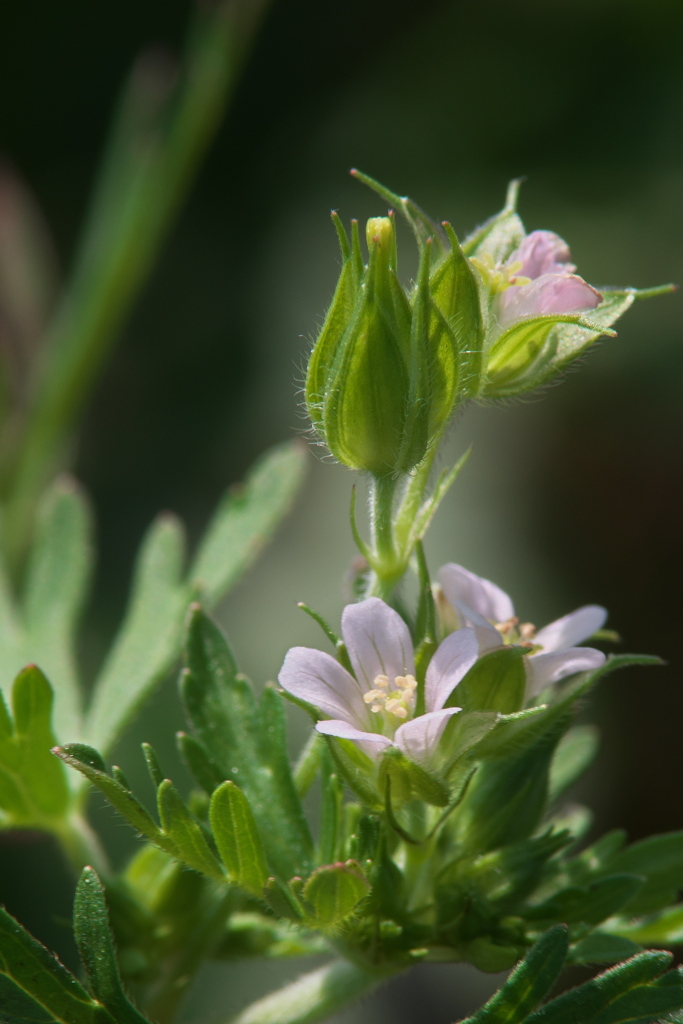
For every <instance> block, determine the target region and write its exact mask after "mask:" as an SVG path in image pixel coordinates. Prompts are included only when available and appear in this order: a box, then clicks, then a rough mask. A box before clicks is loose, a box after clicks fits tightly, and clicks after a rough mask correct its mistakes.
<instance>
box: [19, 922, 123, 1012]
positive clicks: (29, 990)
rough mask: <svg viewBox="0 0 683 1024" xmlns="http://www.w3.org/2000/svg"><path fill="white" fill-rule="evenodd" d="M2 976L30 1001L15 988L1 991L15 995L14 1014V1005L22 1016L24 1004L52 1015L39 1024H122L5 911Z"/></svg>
mask: <svg viewBox="0 0 683 1024" xmlns="http://www.w3.org/2000/svg"><path fill="white" fill-rule="evenodd" d="M0 974H1V975H4V976H5V977H6V978H8V979H10V980H11V982H13V984H14V986H15V988H16V989H18V990H19V991H20V992H21V993H24V994H25V995H26V997H27V998H26V999H24V1000H22V999H21V996H19V995H17V993H16V991H13V989H12V988H11V987H9V986H7V985H4V986H2V987H0V993H1V994H2V995H3V996H4V995H5V992H9V993H11V995H10V996H9V997H8V998H10V999H11V1000H12V1002H10V1009H13V1012H14V1008H13V1004H14V1007H19V1010H18V1011H17V1012H20V1011H21V1008H22V1003H23V1005H24V1006H26V1005H27V1004H28V1005H29V1006H30V1005H31V1002H34V1003H37V1004H38V1006H39V1007H41V1008H42V1009H43V1010H44V1011H46V1013H47V1014H49V1016H45V1015H43V1016H42V1017H40V1016H39V1017H37V1018H36V1019H37V1021H43V1020H50V1021H51V1020H53V1019H54V1020H56V1021H59V1024H119V1022H118V1021H115V1020H114V1018H113V1017H112V1016H110V1014H109V1013H108V1012H107V1011H106V1010H105V1008H104V1007H103V1006H101V1005H99V1004H98V1003H95V1002H93V1000H92V999H91V998H90V996H89V995H88V993H87V992H86V991H85V989H84V988H83V986H82V985H81V984H80V983H79V982H78V981H77V980H76V979H75V978H74V976H73V975H72V974H70V973H69V971H67V970H66V968H64V967H62V965H61V963H60V962H59V960H57V958H56V957H54V956H53V955H52V953H50V952H48V950H47V949H46V948H45V946H42V945H41V944H40V943H39V942H37V941H36V939H34V938H33V936H31V935H29V933H28V932H27V931H26V930H25V929H24V928H22V926H21V925H20V924H19V922H18V921H15V920H14V918H13V917H10V915H9V914H8V913H7V911H6V910H4V909H2V908H0ZM3 988H4V990H5V991H3ZM29 997H30V998H29ZM5 1005H6V1004H5V1003H4V1002H3V1003H2V1004H0V1006H1V1007H2V1009H1V1010H0V1013H2V1012H3V1011H4V1010H5ZM0 1019H2V1018H1V1017H0ZM19 1019H21V1018H19ZM9 1020H10V1021H12V1017H9ZM28 1020H29V1021H30V1020H31V1018H30V1017H29V1018H28ZM3 1024H4V1021H3ZM12 1024H14V1022H13V1021H12ZM22 1024H23V1022H22Z"/></svg>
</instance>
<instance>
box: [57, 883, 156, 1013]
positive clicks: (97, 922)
mask: <svg viewBox="0 0 683 1024" xmlns="http://www.w3.org/2000/svg"><path fill="white" fill-rule="evenodd" d="M74 936H75V938H76V943H77V945H78V952H79V953H80V957H81V962H82V963H83V967H84V969H85V974H86V977H87V979H88V984H89V986H90V989H91V991H92V994H93V996H94V997H95V998H96V999H97V1000H98V1001H99V1002H100V1003H103V1004H104V1006H106V1008H107V1009H108V1010H109V1011H110V1012H111V1014H112V1016H113V1017H114V1019H115V1020H116V1024H147V1021H146V1019H145V1018H144V1017H143V1016H142V1014H140V1013H138V1011H137V1010H136V1009H135V1007H134V1006H133V1004H132V1003H131V1002H130V1001H129V1000H128V998H127V997H126V995H125V993H124V991H123V987H122V985H121V977H120V975H119V968H118V964H117V961H116V953H115V952H114V941H113V938H112V934H111V929H110V926H109V914H108V912H107V904H106V900H105V897H104V889H103V888H102V883H101V882H100V880H99V878H98V877H97V874H96V872H95V871H94V870H93V869H92V868H89V867H88V868H84V869H83V872H82V874H81V877H80V879H79V881H78V885H77V886H76V895H75V898H74ZM74 1024H75V1022H74Z"/></svg>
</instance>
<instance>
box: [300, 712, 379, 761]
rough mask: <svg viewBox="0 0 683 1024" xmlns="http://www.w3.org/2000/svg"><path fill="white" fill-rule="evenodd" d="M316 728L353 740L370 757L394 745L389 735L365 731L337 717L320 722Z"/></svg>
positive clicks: (328, 734) (324, 732)
mask: <svg viewBox="0 0 683 1024" xmlns="http://www.w3.org/2000/svg"><path fill="white" fill-rule="evenodd" d="M316 729H317V731H318V732H321V733H322V734H323V735H324V736H336V737H337V738H338V739H340V740H353V742H354V743H357V744H358V746H359V747H360V749H361V750H362V751H363V753H364V754H367V755H368V757H377V755H378V754H381V753H382V751H383V750H385V749H386V747H391V746H393V744H392V742H391V740H390V739H389V737H388V736H381V735H380V733H378V732H364V731H363V730H362V729H356V728H354V726H352V725H349V724H348V722H341V721H339V720H335V719H331V720H329V721H327V722H318V724H317V725H316Z"/></svg>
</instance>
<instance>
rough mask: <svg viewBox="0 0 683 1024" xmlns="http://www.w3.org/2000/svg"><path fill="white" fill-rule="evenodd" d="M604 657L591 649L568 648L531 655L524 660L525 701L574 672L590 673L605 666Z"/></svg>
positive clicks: (600, 652)
mask: <svg viewBox="0 0 683 1024" xmlns="http://www.w3.org/2000/svg"><path fill="white" fill-rule="evenodd" d="M606 660H607V659H606V658H605V655H604V654H603V653H602V651H596V650H595V649H594V648H593V647H570V648H569V650H567V651H554V652H553V653H552V654H533V655H531V657H529V658H527V659H526V664H527V671H526V679H527V684H526V689H527V693H526V695H527V699H529V698H530V697H536V696H537V695H538V694H539V693H540V692H541V690H544V689H545V687H546V686H550V684H551V683H557V682H559V680H560V679H564V678H565V677H566V676H573V675H574V673H576V672H590V671H593V670H594V669H596V668H600V666H601V665H604V664H605V661H606Z"/></svg>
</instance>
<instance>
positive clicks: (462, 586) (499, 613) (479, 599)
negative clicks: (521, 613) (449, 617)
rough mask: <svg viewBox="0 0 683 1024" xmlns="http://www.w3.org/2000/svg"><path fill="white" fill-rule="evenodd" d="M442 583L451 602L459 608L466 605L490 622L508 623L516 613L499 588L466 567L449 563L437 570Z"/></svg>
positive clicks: (508, 599) (506, 596)
mask: <svg viewBox="0 0 683 1024" xmlns="http://www.w3.org/2000/svg"><path fill="white" fill-rule="evenodd" d="M438 578H439V583H440V584H441V586H442V588H443V592H444V594H445V595H446V597H447V598H448V600H449V601H450V603H451V604H452V605H453V606H454V607H456V608H457V606H458V605H466V606H467V607H468V608H471V609H472V611H474V612H478V613H479V615H481V616H483V618H484V619H487V620H488V623H491V622H505V621H506V619H511V618H512V616H513V615H514V614H515V609H514V607H513V604H512V601H511V600H510V598H509V597H508V595H507V594H506V593H505V591H504V590H501V589H500V587H497V586H496V584H495V583H492V582H491V580H486V579H484V577H483V576H477V575H475V573H473V572H470V571H469V569H464V568H463V567H462V565H456V564H455V562H449V563H448V565H444V566H443V567H442V568H441V569H440V570H439V573H438Z"/></svg>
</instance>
